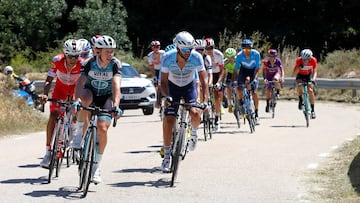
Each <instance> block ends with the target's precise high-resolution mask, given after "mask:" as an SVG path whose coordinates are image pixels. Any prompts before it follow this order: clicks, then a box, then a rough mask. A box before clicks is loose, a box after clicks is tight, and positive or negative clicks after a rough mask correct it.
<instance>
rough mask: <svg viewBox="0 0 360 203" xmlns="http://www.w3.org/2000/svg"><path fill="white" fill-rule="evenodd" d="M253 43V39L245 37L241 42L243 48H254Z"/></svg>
mask: <svg viewBox="0 0 360 203" xmlns="http://www.w3.org/2000/svg"><path fill="white" fill-rule="evenodd" d="M252 45H253V43H252V41H251V40H249V39H244V40H243V41H242V42H241V47H242V48H245V47H246V48H252Z"/></svg>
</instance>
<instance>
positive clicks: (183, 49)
mask: <svg viewBox="0 0 360 203" xmlns="http://www.w3.org/2000/svg"><path fill="white" fill-rule="evenodd" d="M192 49H193V48H190V47H183V48H180V50H181V52H184V53H190V52H191V51H192Z"/></svg>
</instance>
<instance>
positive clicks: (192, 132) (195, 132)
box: [190, 127, 198, 136]
mask: <svg viewBox="0 0 360 203" xmlns="http://www.w3.org/2000/svg"><path fill="white" fill-rule="evenodd" d="M197 130H198V129H197V128H195V127H191V132H190V134H191V135H194V136H195V135H197Z"/></svg>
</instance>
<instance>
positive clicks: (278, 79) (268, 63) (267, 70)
mask: <svg viewBox="0 0 360 203" xmlns="http://www.w3.org/2000/svg"><path fill="white" fill-rule="evenodd" d="M277 55H278V52H277V50H276V49H269V51H268V57H267V58H266V59H265V60H264V61H263V77H264V83H265V88H266V94H265V98H266V107H265V112H269V100H270V92H271V84H270V83H268V81H274V82H275V84H274V85H275V89H276V97H277V98H279V97H280V89H281V85H280V83H282V82H284V77H285V76H284V75H285V74H284V66H283V63H282V61H281V59H280V58H278V57H277Z"/></svg>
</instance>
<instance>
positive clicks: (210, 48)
mask: <svg viewBox="0 0 360 203" xmlns="http://www.w3.org/2000/svg"><path fill="white" fill-rule="evenodd" d="M205 49H206V50H213V49H214V47H213V46H208V47H206V48H205Z"/></svg>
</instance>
